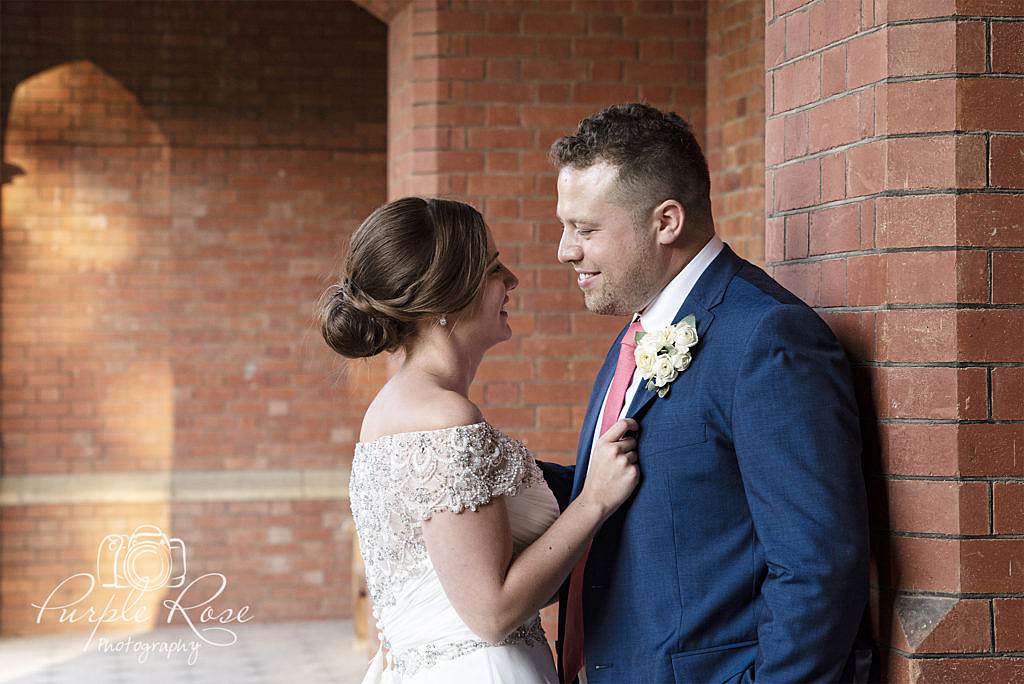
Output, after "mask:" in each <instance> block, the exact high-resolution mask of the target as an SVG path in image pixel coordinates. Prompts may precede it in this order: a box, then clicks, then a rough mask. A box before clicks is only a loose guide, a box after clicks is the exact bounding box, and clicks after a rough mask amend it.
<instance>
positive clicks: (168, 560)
mask: <svg viewBox="0 0 1024 684" xmlns="http://www.w3.org/2000/svg"><path fill="white" fill-rule="evenodd" d="M96 577H97V579H99V581H100V583H101V585H102V586H103V587H105V588H108V589H136V590H138V591H142V592H146V591H155V590H157V589H164V588H172V589H173V588H175V587H180V586H182V585H184V583H185V543H184V542H182V541H181V540H180V539H178V538H176V537H168V536H167V535H166V534H164V532H163V530H161V529H160V528H159V527H157V526H156V525H139V526H138V527H137V528H135V531H134V532H132V534H131V535H130V536H129V535H126V534H108V535H107V536H106V537H104V539H103V541H102V542H100V548H99V551H98V552H97V554H96Z"/></svg>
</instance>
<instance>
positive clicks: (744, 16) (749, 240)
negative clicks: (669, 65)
mask: <svg viewBox="0 0 1024 684" xmlns="http://www.w3.org/2000/svg"><path fill="white" fill-rule="evenodd" d="M707 10H708V50H707V74H708V77H707V105H708V110H707V122H708V123H707V144H706V145H705V147H704V154H705V155H706V156H707V159H708V166H709V167H710V170H711V205H712V209H713V210H714V215H715V230H716V232H717V233H718V234H719V235H720V236H721V237H722V239H723V240H725V241H727V242H728V243H729V245H730V246H731V247H732V248H733V249H734V250H736V253H737V254H739V255H740V256H742V257H743V258H744V259H749V260H751V261H754V262H756V263H763V262H764V85H763V84H764V73H763V70H762V64H763V63H764V0H717V1H716V2H709V3H708V6H707Z"/></svg>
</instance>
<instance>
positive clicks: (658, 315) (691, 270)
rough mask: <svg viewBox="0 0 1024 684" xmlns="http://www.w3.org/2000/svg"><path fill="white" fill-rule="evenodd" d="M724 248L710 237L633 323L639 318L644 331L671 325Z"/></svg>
mask: <svg viewBox="0 0 1024 684" xmlns="http://www.w3.org/2000/svg"><path fill="white" fill-rule="evenodd" d="M724 246H725V243H723V242H722V239H721V238H720V237H718V235H717V234H716V235H712V236H711V239H710V240H708V242H707V244H706V245H704V248H703V249H701V250H700V251H699V252H697V256H695V257H693V259H691V260H690V263H688V264H686V266H684V267H683V270H681V271H679V273H677V274H676V277H675V278H673V279H672V280H671V281H669V284H668V285H666V286H665V288H664V289H663V290H662V291H661V292H659V293H658V295H657V296H656V297H655V298H654V300H653V301H652V302H651V303H650V304H648V305H647V308H646V309H644V310H643V311H642V312H640V313H635V314H633V320H634V321H635V320H636V319H637V316H639V317H640V324H641V325H642V326H643V327H644V330H648V331H650V330H658V329H659V328H665V327H667V326H669V325H672V319H673V318H675V315H676V313H677V312H678V311H679V307H680V305H682V303H683V301H684V300H685V299H686V298H687V297H688V296H689V294H690V291H691V290H693V286H694V285H696V284H697V280H698V279H699V278H700V276H701V274H702V273H704V271H705V269H707V267H708V266H710V265H711V262H712V261H714V260H715V257H717V256H718V254H719V253H720V252H721V251H722V248H723V247H724Z"/></svg>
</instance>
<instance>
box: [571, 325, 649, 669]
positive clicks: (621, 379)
mask: <svg viewBox="0 0 1024 684" xmlns="http://www.w3.org/2000/svg"><path fill="white" fill-rule="evenodd" d="M641 331H643V328H642V327H641V326H640V321H639V320H636V321H633V323H632V325H630V326H629V329H627V330H626V334H625V335H623V337H622V342H621V343H620V344H619V361H618V363H617V364H616V365H615V376H614V377H613V378H612V385H611V387H610V388H609V389H608V397H607V398H606V399H605V402H604V416H603V417H602V419H601V432H599V433H598V434H601V435H603V434H604V433H606V432H608V428H610V427H611V426H612V425H614V424H615V421H617V420H618V419H619V413H620V412H621V411H622V404H623V402H624V401H625V399H626V390H627V389H629V385H630V383H632V382H633V371H635V370H636V359H635V358H634V356H633V351H634V350H635V349H636V333H637V332H641ZM589 555H590V544H587V548H586V549H585V550H584V551H583V557H582V558H580V560H579V562H578V563H577V564H576V567H575V568H573V569H572V575H571V576H570V579H569V598H568V600H567V601H566V614H565V646H564V647H563V648H562V665H563V667H564V672H565V679H564V684H570V682H572V681H573V680H574V679H576V675H577V674H579V671H580V670H581V669H582V668H583V569H584V568H585V567H586V566H587V556H589Z"/></svg>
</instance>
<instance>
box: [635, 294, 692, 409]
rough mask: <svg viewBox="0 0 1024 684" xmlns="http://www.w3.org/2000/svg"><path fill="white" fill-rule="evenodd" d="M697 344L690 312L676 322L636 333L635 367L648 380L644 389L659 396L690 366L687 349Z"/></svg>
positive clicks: (690, 358)
mask: <svg viewBox="0 0 1024 684" xmlns="http://www.w3.org/2000/svg"><path fill="white" fill-rule="evenodd" d="M696 344H697V319H696V318H694V316H693V314H690V315H689V316H687V317H686V318H684V319H683V320H681V321H680V322H678V323H676V324H675V325H670V326H668V327H667V328H661V329H660V330H654V331H651V332H638V333H637V334H636V349H635V350H634V351H633V356H634V357H635V358H636V367H637V368H638V369H639V370H640V375H641V377H642V378H643V379H644V380H646V381H647V390H648V391H649V392H657V393H658V396H659V397H664V396H665V395H666V394H668V387H669V385H670V384H671V383H672V381H673V380H675V379H676V378H677V377H679V374H680V373H682V372H683V371H684V370H686V369H687V368H689V367H690V361H692V360H693V356H692V355H691V353H690V349H692V348H693V346H694V345H696Z"/></svg>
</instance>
